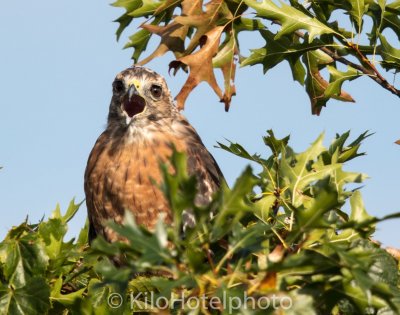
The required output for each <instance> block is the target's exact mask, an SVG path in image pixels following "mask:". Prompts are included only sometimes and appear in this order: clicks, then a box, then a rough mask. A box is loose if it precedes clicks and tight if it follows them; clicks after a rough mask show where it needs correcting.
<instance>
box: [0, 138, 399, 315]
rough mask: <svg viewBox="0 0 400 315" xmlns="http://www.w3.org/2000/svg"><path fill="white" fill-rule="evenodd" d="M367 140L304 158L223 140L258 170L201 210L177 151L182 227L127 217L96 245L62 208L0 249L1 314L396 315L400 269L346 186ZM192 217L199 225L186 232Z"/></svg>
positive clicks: (340, 142)
mask: <svg viewBox="0 0 400 315" xmlns="http://www.w3.org/2000/svg"><path fill="white" fill-rule="evenodd" d="M367 136H368V134H367V133H364V134H362V135H361V136H360V137H358V138H357V139H356V140H354V141H352V142H351V143H350V144H347V140H348V137H349V133H345V134H343V135H337V137H336V138H335V139H334V141H333V142H332V143H331V145H330V146H329V147H328V148H325V147H324V145H323V135H321V136H320V137H318V139H316V141H315V142H314V143H313V144H312V145H311V146H310V147H309V148H308V149H307V150H306V151H304V152H300V153H296V152H295V151H294V150H293V149H292V148H291V147H290V146H289V145H288V142H289V137H286V138H283V139H277V138H276V137H275V136H274V134H273V132H272V131H268V134H267V135H266V136H265V137H264V138H263V141H264V143H265V145H266V146H267V147H268V148H269V149H270V150H271V152H272V154H271V156H269V157H268V158H264V157H262V156H260V155H258V154H250V153H249V152H247V151H246V150H245V149H244V148H243V147H242V146H241V145H239V144H235V143H228V144H219V145H220V147H221V148H222V149H224V150H227V151H229V152H231V153H233V154H235V155H237V156H240V157H242V158H245V159H248V160H250V161H252V163H255V164H256V165H258V166H257V167H258V168H259V169H260V170H261V171H260V172H259V173H258V174H255V172H254V171H253V169H252V168H251V167H250V166H249V167H247V168H246V169H245V170H244V171H243V173H242V174H241V175H240V176H239V178H238V179H237V180H236V183H235V184H234V186H233V187H232V189H228V188H227V187H222V188H221V189H220V191H218V193H216V195H215V196H214V198H213V200H212V202H211V203H210V205H208V206H202V207H200V206H198V205H196V203H195V196H196V180H195V178H194V177H190V176H188V174H187V172H186V158H185V156H184V155H183V154H182V153H179V152H175V153H174V155H173V157H172V161H171V162H172V165H174V168H175V172H174V173H173V174H171V173H170V172H168V171H167V169H168V168H165V169H164V183H163V186H162V189H163V190H164V192H165V193H166V196H167V198H168V200H169V201H170V205H171V208H172V211H173V217H174V223H173V224H172V225H168V226H167V225H165V224H164V223H163V222H162V221H161V220H160V222H159V223H158V225H157V227H156V229H155V231H151V232H150V231H148V230H146V229H145V228H143V227H141V226H138V225H137V224H136V223H135V220H134V218H133V217H132V216H130V215H127V216H126V218H125V222H124V224H123V225H117V224H115V223H112V222H110V224H109V225H110V227H111V228H113V229H114V230H115V231H116V232H118V233H119V234H120V235H121V236H123V238H124V240H125V241H124V242H119V243H118V242H117V243H108V242H106V241H105V240H104V239H102V238H97V239H96V240H95V241H94V243H93V244H92V246H91V247H90V248H89V246H88V244H87V226H85V227H84V228H83V229H82V231H81V233H80V235H79V237H78V238H77V239H76V240H74V239H73V240H70V241H65V240H64V238H65V234H66V231H67V224H68V221H69V220H70V219H71V218H72V217H73V216H74V214H75V213H76V212H77V210H78V208H79V206H80V204H78V205H77V204H75V203H74V202H73V201H72V202H71V204H70V206H69V208H68V210H67V211H66V214H65V215H61V212H60V209H59V207H57V208H56V210H55V211H54V212H53V214H52V216H51V217H50V218H49V219H48V220H47V221H42V222H39V223H38V224H28V223H27V222H24V223H22V224H21V225H19V226H17V227H14V228H12V229H11V230H10V231H9V233H8V234H7V236H6V238H5V239H4V240H3V241H2V242H1V243H0V281H1V283H0V313H1V314H13V315H14V314H30V315H34V314H46V313H48V314H131V313H132V312H142V311H146V312H150V311H151V312H161V313H173V314H186V313H188V314H189V313H190V314H202V313H204V314H229V313H241V314H276V313H279V314H398V313H399V312H400V288H399V276H398V265H397V262H396V261H395V259H394V258H392V256H390V255H389V254H388V253H387V252H386V251H385V250H383V249H381V248H380V247H379V245H378V244H376V243H375V242H373V241H371V239H370V237H371V235H372V233H373V232H374V229H375V224H376V222H378V221H379V220H381V219H378V218H374V217H372V216H370V215H368V213H367V212H366V210H365V208H364V205H363V201H362V197H361V193H360V191H359V189H358V188H359V187H358V188H355V189H352V190H349V189H348V188H346V186H348V185H349V184H351V185H352V187H356V185H359V183H361V182H362V181H363V180H364V179H365V178H366V175H364V174H360V173H355V172H348V171H345V170H344V168H343V165H344V163H346V162H347V161H349V160H351V159H354V158H356V157H358V156H360V155H362V154H363V153H360V152H359V148H360V145H361V142H362V140H364V139H365V138H366V137H367ZM348 207H349V210H346V209H347V208H348ZM188 209H190V210H191V211H192V213H193V215H194V216H195V218H196V225H195V226H194V227H190V228H189V227H188V228H187V229H186V230H185V231H182V224H181V223H182V222H181V219H182V213H183V211H185V210H188ZM398 216H399V214H393V215H391V216H389V217H390V218H393V217H398ZM383 219H385V218H383ZM150 297H152V298H153V299H151V298H150ZM196 298H198V299H203V301H204V302H203V303H194V301H195V299H196ZM213 298H214V299H215V298H219V300H217V302H216V301H215V300H214V302H213V303H211V301H212V299H213ZM250 298H251V299H253V300H251V299H250ZM157 299H162V301H164V304H155V303H154V301H157ZM232 299H236V300H234V301H235V303H233V302H232V303H233V304H229V303H228V302H227V301H226V300H228V301H233V300H232ZM273 299H275V300H276V301H277V303H276V304H272V303H270V304H269V305H265V304H262V305H261V304H257V303H256V302H254V301H264V302H265V301H271V300H273ZM224 301H225V302H224ZM238 301H240V303H239V302H238ZM252 301H253V302H252ZM284 301H286V304H285V303H284ZM289 302H290V304H287V303H289ZM227 303H228V304H227ZM238 305H240V307H239V306H238ZM165 306H168V308H165ZM288 306H290V307H288Z"/></svg>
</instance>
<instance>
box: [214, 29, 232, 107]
mask: <svg viewBox="0 0 400 315" xmlns="http://www.w3.org/2000/svg"><path fill="white" fill-rule="evenodd" d="M226 34H227V36H228V35H229V37H228V38H227V39H226V40H225V42H224V44H222V46H221V47H222V48H221V49H220V50H219V52H218V54H217V55H216V56H215V57H214V58H213V67H214V68H220V69H221V71H222V74H223V76H224V89H225V91H224V95H223V97H222V99H221V102H223V103H225V111H228V110H229V106H230V103H231V99H232V96H233V95H236V87H235V84H234V81H235V72H236V60H235V56H237V55H238V48H237V44H236V39H235V36H233V34H228V33H226Z"/></svg>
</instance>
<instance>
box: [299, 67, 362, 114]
mask: <svg viewBox="0 0 400 315" xmlns="http://www.w3.org/2000/svg"><path fill="white" fill-rule="evenodd" d="M311 75H312V80H313V86H314V87H316V88H315V89H313V90H310V91H307V92H308V95H309V96H310V101H311V111H312V114H313V115H318V116H319V114H320V113H321V110H322V107H323V106H321V105H320V101H323V100H325V99H326V96H325V95H324V92H325V90H326V88H327V87H328V85H329V82H328V81H326V80H325V79H324V77H323V76H322V75H321V73H320V72H319V71H318V70H316V71H315V70H314V71H313V72H312V74H311ZM332 98H334V99H337V100H340V101H343V102H352V103H354V102H355V101H354V99H353V98H352V97H351V95H350V94H349V93H347V92H346V91H343V90H342V91H340V95H334V96H332Z"/></svg>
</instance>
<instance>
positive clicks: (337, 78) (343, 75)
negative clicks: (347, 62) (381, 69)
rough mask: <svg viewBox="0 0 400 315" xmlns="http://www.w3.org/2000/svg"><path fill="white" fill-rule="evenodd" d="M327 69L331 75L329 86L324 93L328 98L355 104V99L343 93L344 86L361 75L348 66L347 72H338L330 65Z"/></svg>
mask: <svg viewBox="0 0 400 315" xmlns="http://www.w3.org/2000/svg"><path fill="white" fill-rule="evenodd" d="M327 69H328V71H329V73H330V78H329V85H328V86H327V87H326V89H325V91H324V95H325V96H326V97H332V98H337V99H339V100H341V101H344V102H354V99H353V98H352V97H351V96H350V95H349V94H347V93H346V92H344V91H342V84H343V82H345V81H351V80H354V79H356V78H358V77H359V76H360V75H361V74H360V73H359V72H358V71H357V70H356V69H353V68H352V67H350V66H348V67H347V71H346V72H342V71H339V70H337V69H336V68H335V67H333V66H330V65H328V66H327Z"/></svg>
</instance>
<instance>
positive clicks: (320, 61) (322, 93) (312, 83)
mask: <svg viewBox="0 0 400 315" xmlns="http://www.w3.org/2000/svg"><path fill="white" fill-rule="evenodd" d="M303 62H304V64H305V65H306V69H307V76H306V81H305V84H306V91H307V93H308V96H309V97H310V101H311V111H312V113H313V114H314V115H319V114H320V113H321V110H322V108H323V107H324V106H326V103H327V102H328V100H329V98H330V97H332V98H335V99H338V100H341V101H344V102H354V100H353V98H352V97H351V95H350V94H348V93H347V92H345V91H340V94H339V95H335V94H334V93H336V92H338V91H337V90H338V89H339V88H340V87H341V84H342V83H343V82H344V81H345V80H346V78H349V79H354V78H355V76H356V75H355V74H354V73H353V72H346V73H345V74H342V76H341V74H340V72H339V71H333V73H334V75H331V80H333V81H332V82H331V83H332V85H331V86H330V84H329V82H328V81H326V80H325V78H324V77H323V76H322V75H321V72H320V68H323V67H326V66H327V65H328V64H330V63H332V62H333V59H332V58H331V57H329V56H328V55H327V54H325V53H324V52H322V51H320V50H315V51H309V52H307V53H305V54H304V55H303ZM328 87H329V89H328ZM327 89H328V92H326V90H327Z"/></svg>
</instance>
